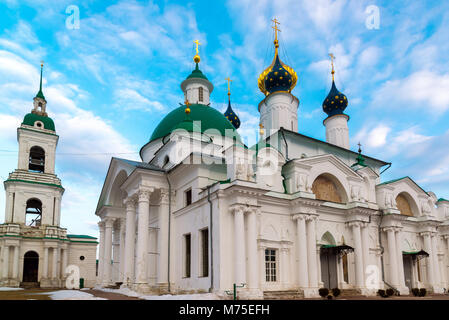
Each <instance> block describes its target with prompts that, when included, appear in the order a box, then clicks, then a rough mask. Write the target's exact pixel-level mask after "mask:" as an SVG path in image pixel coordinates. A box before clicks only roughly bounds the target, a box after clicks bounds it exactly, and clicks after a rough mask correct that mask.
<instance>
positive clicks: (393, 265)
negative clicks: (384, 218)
mask: <svg viewBox="0 0 449 320" xmlns="http://www.w3.org/2000/svg"><path fill="white" fill-rule="evenodd" d="M385 230H386V231H387V238H388V259H389V260H390V270H389V274H390V282H391V283H390V284H391V285H392V286H394V287H397V286H398V266H397V259H396V256H397V250H396V237H395V234H394V233H395V230H394V228H386V229H385Z"/></svg>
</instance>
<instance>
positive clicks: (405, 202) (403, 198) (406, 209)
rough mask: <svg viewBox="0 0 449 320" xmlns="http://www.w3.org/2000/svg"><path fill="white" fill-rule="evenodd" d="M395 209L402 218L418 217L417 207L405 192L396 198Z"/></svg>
mask: <svg viewBox="0 0 449 320" xmlns="http://www.w3.org/2000/svg"><path fill="white" fill-rule="evenodd" d="M395 201H396V207H397V208H398V210H399V211H400V212H401V214H402V215H404V216H409V217H413V216H418V206H417V205H416V203H415V201H414V200H413V198H412V197H411V196H410V195H409V194H408V193H407V192H401V193H399V194H398V195H397V196H396V199H395Z"/></svg>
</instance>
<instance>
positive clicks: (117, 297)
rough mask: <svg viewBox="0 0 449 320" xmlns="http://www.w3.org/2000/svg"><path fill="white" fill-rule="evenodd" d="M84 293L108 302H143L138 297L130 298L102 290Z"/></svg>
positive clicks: (91, 290)
mask: <svg viewBox="0 0 449 320" xmlns="http://www.w3.org/2000/svg"><path fill="white" fill-rule="evenodd" d="M83 292H86V293H90V294H92V295H94V296H95V297H99V298H105V299H108V300H142V299H139V298H136V297H128V296H126V295H124V294H120V293H115V292H105V291H101V290H96V289H90V290H83Z"/></svg>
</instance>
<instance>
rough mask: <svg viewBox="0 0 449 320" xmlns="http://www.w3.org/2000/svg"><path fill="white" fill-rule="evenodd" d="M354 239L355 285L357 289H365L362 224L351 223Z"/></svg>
mask: <svg viewBox="0 0 449 320" xmlns="http://www.w3.org/2000/svg"><path fill="white" fill-rule="evenodd" d="M351 226H352V238H353V241H354V260H355V266H354V267H355V285H356V286H357V288H362V287H364V284H365V281H364V272H363V249H362V236H361V233H360V222H353V223H351Z"/></svg>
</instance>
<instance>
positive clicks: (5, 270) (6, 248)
mask: <svg viewBox="0 0 449 320" xmlns="http://www.w3.org/2000/svg"><path fill="white" fill-rule="evenodd" d="M8 276H9V246H4V247H3V278H5V279H7V278H8Z"/></svg>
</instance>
